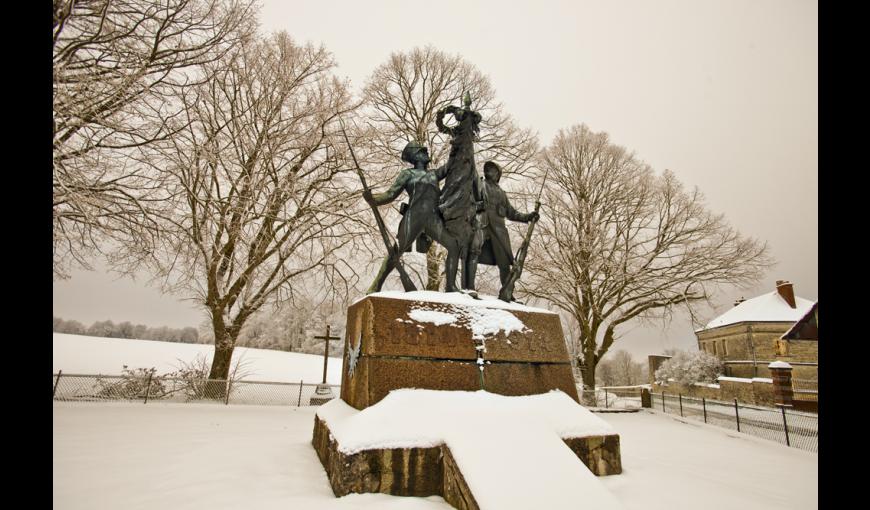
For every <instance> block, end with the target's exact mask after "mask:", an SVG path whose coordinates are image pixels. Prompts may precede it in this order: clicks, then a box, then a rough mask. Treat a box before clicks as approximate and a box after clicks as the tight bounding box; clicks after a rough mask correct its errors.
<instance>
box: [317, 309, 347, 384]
mask: <svg viewBox="0 0 870 510" xmlns="http://www.w3.org/2000/svg"><path fill="white" fill-rule="evenodd" d="M314 339H315V340H324V346H323V384H326V365H327V363H328V362H329V342H330V340H341V337H338V336H329V324H327V325H326V335H325V336H316V337H314Z"/></svg>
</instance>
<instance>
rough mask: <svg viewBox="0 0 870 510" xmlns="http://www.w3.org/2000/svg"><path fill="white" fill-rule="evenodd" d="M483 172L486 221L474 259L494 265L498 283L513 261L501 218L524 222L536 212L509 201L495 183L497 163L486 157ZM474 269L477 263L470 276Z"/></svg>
mask: <svg viewBox="0 0 870 510" xmlns="http://www.w3.org/2000/svg"><path fill="white" fill-rule="evenodd" d="M483 175H484V177H485V182H486V184H485V186H486V198H487V202H486V222H487V223H488V225H486V226H485V228H484V229H483V236H481V237H482V239H481V238H478V239H477V240H476V242H477V243H481V242H482V246H481V247H480V256H479V257H478V259H477V261H478V262H479V263H481V264H486V265H490V266H493V265H495V266H498V275H499V279H500V280H501V284H502V286H504V284H505V282H506V281H507V278H508V274H509V273H510V269H511V265H513V263H514V255H513V250H512V249H511V241H510V236H509V234H508V230H507V227H506V226H505V222H504V220H505V218H507V219H509V220H511V221H518V222H521V223H528V222H530V221H535V220H537V219H538V217H539V215H538V213H537V212H535V211H532V212H530V213H521V212H519V211H517V210H516V209H515V208H514V207H513V206H512V205H511V203H510V201H509V200H508V198H507V194H505V192H504V190H503V189H501V187H500V186H499V185H498V182H499V181H500V180H501V167H499V166H498V165H497V164H496V163H495V162H493V161H487V162H486V163H484V165H483ZM476 270H477V264H475V266H474V268H472V271H473V272H472V273H471V275H472V278H473V277H474V274H475V273H474V272H476Z"/></svg>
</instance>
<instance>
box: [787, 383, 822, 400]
mask: <svg viewBox="0 0 870 510" xmlns="http://www.w3.org/2000/svg"><path fill="white" fill-rule="evenodd" d="M791 387H792V390H793V391H794V398H795V399H797V400H811V401H816V402H818V400H819V381H817V380H815V379H792V380H791Z"/></svg>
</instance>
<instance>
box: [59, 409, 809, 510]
mask: <svg viewBox="0 0 870 510" xmlns="http://www.w3.org/2000/svg"><path fill="white" fill-rule="evenodd" d="M315 412H316V408H294V407H278V406H222V405H210V404H203V405H197V406H190V405H184V404H164V403H155V404H153V405H152V404H150V403H149V404H148V405H142V404H128V403H98V404H89V403H66V402H55V403H54V413H53V414H54V416H53V440H54V462H53V489H54V490H53V498H54V508H56V509H93V508H125V509H127V510H133V509H143V510H144V509H148V510H151V509H153V508H161V509H165V510H169V509H208V510H218V509H238V508H252V509H253V508H256V509H263V510H267V509H276V510H277V509H281V510H287V509H290V508H299V509H310V510H321V509H344V508H371V509H375V508H377V509H380V508H384V509H394V508H395V509H447V508H451V507H450V506H448V505H447V504H446V503H445V502H444V500H443V499H442V498H440V497H437V496H433V497H429V498H425V499H423V498H402V497H394V496H388V495H383V494H365V495H360V494H358V495H350V496H346V497H343V498H335V497H334V496H333V494H332V490H331V489H330V486H329V483H328V481H327V479H326V475H325V473H324V471H323V468H322V467H321V465H320V462H319V461H318V459H317V455H316V454H315V452H314V449H313V447H312V446H311V434H312V430H313V425H314V413H315ZM598 416H599V417H600V418H602V419H604V420H605V421H606V422H608V423H609V424H610V425H611V426H613V427H614V428H615V429H616V430H617V431H618V432H619V434H620V436H621V447H622V462H623V469H624V472H623V474H621V475H615V476H609V477H602V478H600V479H601V480H602V482H603V483H604V485H605V486H606V487H607V489H608V490H610V491H611V492H612V493H613V495H614V496H616V498H617V499H618V500H619V501H620V502H621V503H622V504H623V505H624V506H625V508H626V509H628V510H681V509H685V510H690V509H691V510H696V509H697V508H699V507H701V508H704V509H705V510H719V509H721V510H734V509H740V510H754V509H758V510H762V509H763V510H773V509H783V510H786V509H788V510H802V509H814V508H818V503H817V497H818V485H817V478H818V464H817V460H818V457H817V455H815V454H812V453H808V452H804V451H800V450H797V449H794V448H787V447H786V446H783V445H779V444H776V443H773V442H770V441H765V440H762V439H757V438H754V437H750V436H747V435H744V434H740V433H737V432H733V431H728V430H723V429H721V428H717V427H713V426H709V425H704V424H703V423H697V422H693V421H690V420H683V419H680V418H674V417H671V416H665V415H662V414H660V413H658V412H650V411H646V410H645V411H642V412H639V413H625V414H599V415H598ZM501 469H509V467H508V466H501ZM576 507H577V508H584V505H583V495H582V494H577V506H576Z"/></svg>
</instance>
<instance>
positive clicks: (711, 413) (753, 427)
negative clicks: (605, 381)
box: [650, 393, 819, 452]
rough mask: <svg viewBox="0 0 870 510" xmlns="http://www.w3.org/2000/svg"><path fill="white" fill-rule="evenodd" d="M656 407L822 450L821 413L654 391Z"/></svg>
mask: <svg viewBox="0 0 870 510" xmlns="http://www.w3.org/2000/svg"><path fill="white" fill-rule="evenodd" d="M650 396H651V397H652V408H653V409H656V410H659V411H662V412H664V413H667V414H679V415H680V416H682V417H684V418H691V419H695V420H699V421H701V420H703V421H704V423H711V424H713V425H717V426H719V427H724V428H729V429H734V430H737V431H738V432H744V433H746V434H751V435H753V436H758V437H761V438H764V439H769V440H771V441H777V442H780V443H782V444H785V445H787V446H792V447H795V448H800V449H801V450H808V451H811V452H817V451H818V443H819V417H818V415H817V414H812V413H804V412H800V411H795V410H788V409H786V408H784V407H780V408H771V407H756V406H747V405H743V404H739V403H738V402H737V400H736V399H735V400H734V402H722V401H718V400H708V399H705V398H695V397H686V396H684V395H680V394H677V395H673V394H666V393H652V394H651V395H650Z"/></svg>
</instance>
